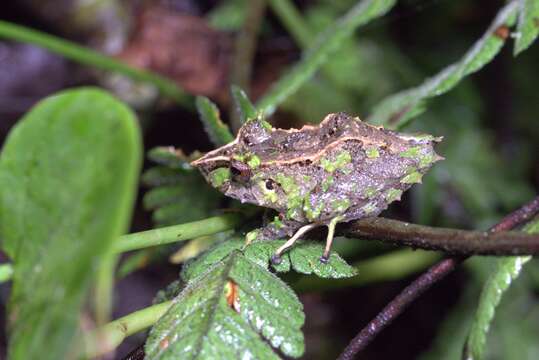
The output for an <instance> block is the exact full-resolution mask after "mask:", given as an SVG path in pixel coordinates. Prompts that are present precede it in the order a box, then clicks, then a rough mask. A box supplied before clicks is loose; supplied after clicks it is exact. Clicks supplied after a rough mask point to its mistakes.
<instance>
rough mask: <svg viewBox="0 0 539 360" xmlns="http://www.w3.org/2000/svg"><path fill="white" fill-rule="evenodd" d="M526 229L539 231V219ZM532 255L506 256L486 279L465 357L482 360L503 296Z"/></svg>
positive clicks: (534, 231)
mask: <svg viewBox="0 0 539 360" xmlns="http://www.w3.org/2000/svg"><path fill="white" fill-rule="evenodd" d="M524 231H525V232H527V233H529V234H536V233H539V219H536V220H535V221H534V222H532V223H530V224H528V225H527V226H526V227H525V228H524ZM530 259H531V256H515V257H505V258H501V259H499V260H497V265H496V269H495V270H494V272H493V273H492V274H491V275H490V277H489V278H488V280H487V281H486V283H485V285H484V287H483V291H482V292H481V296H480V298H479V305H478V307H477V311H476V313H475V319H474V322H473V323H472V327H471V329H470V333H469V336H468V340H467V341H466V346H465V349H464V358H466V359H474V360H480V359H483V358H484V353H485V347H486V341H487V334H488V331H489V328H490V325H491V323H492V321H493V319H494V316H495V314H496V308H497V307H498V305H499V304H500V301H501V299H502V296H503V295H504V293H505V292H506V291H507V289H509V286H510V285H511V284H512V283H513V281H514V280H515V279H516V278H517V277H518V275H519V274H520V272H521V270H522V267H523V266H524V264H526V263H527V262H528V261H529V260H530Z"/></svg>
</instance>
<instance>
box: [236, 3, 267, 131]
mask: <svg viewBox="0 0 539 360" xmlns="http://www.w3.org/2000/svg"><path fill="white" fill-rule="evenodd" d="M246 6H247V11H246V16H245V20H244V23H243V27H242V29H241V31H240V32H239V34H238V36H237V38H236V42H235V52H234V62H233V63H232V70H231V74H230V80H231V81H230V83H231V84H233V85H236V86H238V87H239V88H240V89H242V90H243V91H245V93H246V94H249V89H250V83H251V74H252V69H253V59H254V56H255V51H256V42H257V38H258V33H259V31H260V27H261V25H262V22H263V21H264V13H265V12H266V0H252V1H248V2H247V3H246ZM237 106H239V105H237ZM240 112H241V110H240V109H236V107H235V106H232V107H231V109H230V125H231V127H232V131H233V132H234V134H236V133H237V132H238V129H239V128H240V127H241V125H242V124H241V116H240Z"/></svg>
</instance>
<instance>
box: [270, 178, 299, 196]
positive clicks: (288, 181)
mask: <svg viewBox="0 0 539 360" xmlns="http://www.w3.org/2000/svg"><path fill="white" fill-rule="evenodd" d="M275 179H276V180H277V182H278V183H279V184H280V185H281V187H282V188H283V190H284V192H285V193H286V194H294V193H299V186H298V185H297V184H296V181H295V180H294V178H293V177H291V176H286V175H283V174H278V175H277V176H276V177H275Z"/></svg>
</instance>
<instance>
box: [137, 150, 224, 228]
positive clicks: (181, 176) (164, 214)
mask: <svg viewBox="0 0 539 360" xmlns="http://www.w3.org/2000/svg"><path fill="white" fill-rule="evenodd" d="M149 157H150V158H151V159H152V160H154V161H156V162H158V163H160V164H163V165H164V166H155V167H153V168H150V169H148V170H147V171H146V172H145V173H144V174H143V176H142V182H143V183H144V184H145V185H147V186H150V187H152V189H150V190H149V191H148V192H147V193H146V194H145V195H144V207H145V208H146V209H148V210H153V211H154V212H153V215H152V218H153V220H154V222H155V223H156V224H157V225H159V226H164V225H174V224H180V223H184V222H190V221H195V220H200V219H203V218H206V217H208V216H210V215H211V214H212V212H213V211H214V210H215V209H216V208H217V206H218V204H219V202H220V201H221V199H222V195H221V193H219V192H218V191H216V190H214V189H212V188H208V186H207V184H206V181H205V180H204V178H203V177H202V175H200V173H199V172H198V171H197V170H196V169H194V168H193V167H192V166H191V165H190V161H191V160H192V159H193V157H187V156H185V155H184V154H183V153H182V152H181V150H178V149H174V148H172V147H169V148H155V149H153V150H151V151H150V152H149Z"/></svg>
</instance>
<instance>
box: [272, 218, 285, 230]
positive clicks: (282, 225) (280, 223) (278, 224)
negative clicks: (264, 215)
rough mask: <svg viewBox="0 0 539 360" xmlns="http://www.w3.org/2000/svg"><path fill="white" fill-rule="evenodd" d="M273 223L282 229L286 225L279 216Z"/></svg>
mask: <svg viewBox="0 0 539 360" xmlns="http://www.w3.org/2000/svg"><path fill="white" fill-rule="evenodd" d="M271 223H272V224H273V226H275V228H276V229H282V228H283V227H284V224H283V222H282V221H281V219H279V217H278V216H275V217H274V218H273V221H272V222H271Z"/></svg>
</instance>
